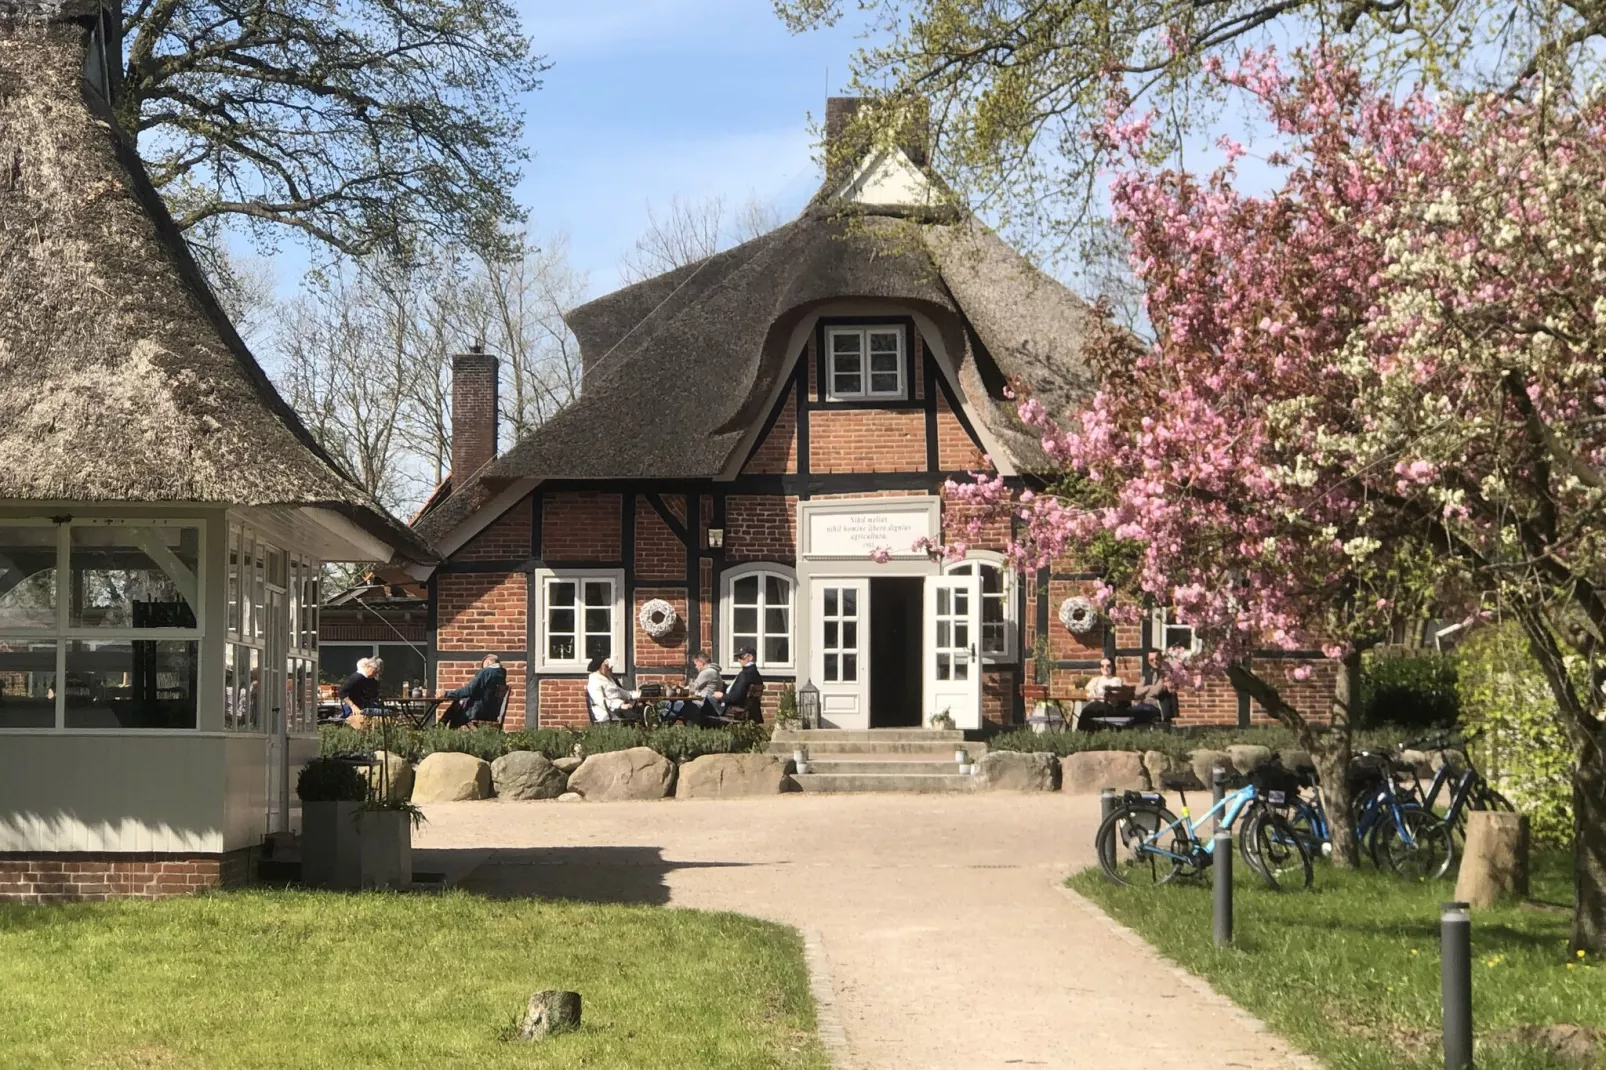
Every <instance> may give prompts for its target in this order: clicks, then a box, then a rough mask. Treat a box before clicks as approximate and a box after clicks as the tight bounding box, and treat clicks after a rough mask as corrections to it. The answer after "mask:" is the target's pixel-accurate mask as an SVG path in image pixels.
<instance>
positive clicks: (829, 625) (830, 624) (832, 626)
mask: <svg viewBox="0 0 1606 1070" xmlns="http://www.w3.org/2000/svg"><path fill="white" fill-rule="evenodd" d="M838 627H840V626H839V625H838V624H837V622H836V621H834V620H828V621H826V622H825V636H824V639H823V641H822V645H823V646H824V647H825V649H827V650H836V649H837V648H838V647H840V646H841V645H842V644H841V642H839V641H838V634H839V633H838V632H837V628H838Z"/></svg>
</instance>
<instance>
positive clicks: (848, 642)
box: [813, 579, 870, 728]
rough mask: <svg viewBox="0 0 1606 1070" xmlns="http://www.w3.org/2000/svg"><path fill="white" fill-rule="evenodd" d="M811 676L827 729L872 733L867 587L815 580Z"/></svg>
mask: <svg viewBox="0 0 1606 1070" xmlns="http://www.w3.org/2000/svg"><path fill="white" fill-rule="evenodd" d="M813 589H814V614H813V616H814V629H815V630H814V644H813V646H814V658H813V661H814V666H813V676H814V680H815V682H816V686H818V687H819V689H820V721H821V724H822V726H823V727H827V728H869V727H870V665H869V661H868V659H867V658H866V657H865V655H866V653H868V651H869V649H870V636H869V627H868V626H869V622H870V581H869V580H863V579H858V580H839V579H822V580H816V581H814V584H813Z"/></svg>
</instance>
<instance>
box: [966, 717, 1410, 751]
mask: <svg viewBox="0 0 1606 1070" xmlns="http://www.w3.org/2000/svg"><path fill="white" fill-rule="evenodd" d="M1414 734H1415V732H1414V730H1413V729H1411V728H1408V727H1402V726H1398V725H1386V726H1383V727H1381V728H1369V729H1362V730H1360V731H1357V732H1356V733H1355V744H1354V746H1355V749H1356V750H1366V749H1371V750H1386V749H1388V748H1391V747H1395V746H1398V745H1399V744H1400V743H1403V742H1406V741H1407V740H1409V739H1410V738H1411V737H1412V736H1413V735H1414ZM1232 744H1249V745H1252V746H1253V745H1258V746H1262V747H1266V748H1269V749H1270V750H1273V751H1285V750H1297V749H1299V742H1298V741H1297V740H1296V739H1295V738H1294V732H1293V729H1290V728H1284V727H1283V726H1281V725H1268V726H1263V727H1255V728H1200V729H1191V730H1190V729H1184V730H1182V731H1177V732H1157V731H1154V730H1152V729H1145V730H1139V731H1130V732H1041V733H1039V732H1032V731H1028V730H1024V729H1015V730H1012V731H1007V732H1000V733H999V734H998V735H996V736H993V737H992V738H991V739H989V740H988V741H987V749H988V750H989V751H1000V750H1008V751H1036V752H1041V753H1046V754H1052V755H1054V756H1056V757H1059V758H1063V757H1065V756H1066V755H1067V754H1079V753H1081V752H1082V751H1091V750H1122V751H1126V750H1136V751H1144V750H1157V751H1160V752H1162V753H1165V754H1169V755H1171V756H1172V757H1175V758H1186V757H1187V756H1188V755H1189V754H1191V753H1192V752H1194V751H1196V750H1226V749H1227V747H1228V746H1230V745H1232Z"/></svg>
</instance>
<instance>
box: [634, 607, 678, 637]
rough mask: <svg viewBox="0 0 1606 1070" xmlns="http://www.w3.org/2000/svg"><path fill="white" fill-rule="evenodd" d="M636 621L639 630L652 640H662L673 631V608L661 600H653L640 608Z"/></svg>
mask: <svg viewBox="0 0 1606 1070" xmlns="http://www.w3.org/2000/svg"><path fill="white" fill-rule="evenodd" d="M636 619H637V620H638V621H640V622H641V630H642V631H644V632H646V633H647V634H648V635H650V636H652V637H653V638H654V639H662V638H663V637H664V636H666V635H668V634H669V633H670V632H672V631H674V630H675V607H674V606H672V605H670V604H669V603H668V602H665V601H664V600H663V599H662V598H654V599H652V600H651V601H649V602H647V603H646V604H645V605H643V606H642V607H641V612H640V613H639V614H638V615H637V617H636Z"/></svg>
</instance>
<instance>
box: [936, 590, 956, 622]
mask: <svg viewBox="0 0 1606 1070" xmlns="http://www.w3.org/2000/svg"><path fill="white" fill-rule="evenodd" d="M953 611H954V608H953V592H952V591H950V590H949V589H948V588H947V587H938V588H937V612H938V613H941V614H942V615H943V616H945V617H946V616H948V615H949V614H951V613H953Z"/></svg>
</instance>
